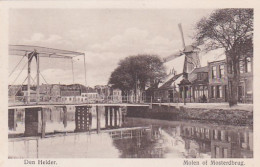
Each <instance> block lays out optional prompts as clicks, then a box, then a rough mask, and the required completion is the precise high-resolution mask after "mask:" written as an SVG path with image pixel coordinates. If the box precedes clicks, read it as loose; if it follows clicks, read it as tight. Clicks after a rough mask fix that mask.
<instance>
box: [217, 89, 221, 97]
mask: <svg viewBox="0 0 260 167" xmlns="http://www.w3.org/2000/svg"><path fill="white" fill-rule="evenodd" d="M217 98H222V87H221V86H217Z"/></svg>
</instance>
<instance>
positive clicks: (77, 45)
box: [9, 9, 213, 86]
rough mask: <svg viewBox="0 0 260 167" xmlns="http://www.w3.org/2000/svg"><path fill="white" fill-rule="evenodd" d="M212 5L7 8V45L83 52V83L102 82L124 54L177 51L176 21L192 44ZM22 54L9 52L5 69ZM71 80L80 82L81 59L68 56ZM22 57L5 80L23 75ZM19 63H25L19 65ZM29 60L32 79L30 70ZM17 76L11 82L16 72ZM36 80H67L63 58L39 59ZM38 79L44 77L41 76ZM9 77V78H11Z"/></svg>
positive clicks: (11, 68) (95, 83)
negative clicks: (193, 6)
mask: <svg viewBox="0 0 260 167" xmlns="http://www.w3.org/2000/svg"><path fill="white" fill-rule="evenodd" d="M212 11H213V9H11V10H10V13H9V44H13V45H16V44H20V45H35V46H44V47H51V48H56V49H64V50H72V51H80V52H84V53H85V55H86V67H87V85H88V86H95V85H105V84H107V83H108V80H109V77H110V74H111V72H112V71H113V70H114V69H115V68H116V67H117V65H118V62H119V61H120V60H122V59H124V58H125V57H127V56H131V55H138V54H155V55H158V56H160V57H162V58H163V57H166V56H169V55H171V54H172V53H175V52H176V51H178V50H180V49H182V41H181V35H180V31H179V29H178V24H179V23H181V24H182V27H183V32H184V39H185V43H186V44H187V45H188V44H191V43H192V42H193V40H192V36H193V35H194V33H195V29H194V27H195V24H196V22H198V21H199V20H200V19H201V18H202V17H204V16H208V15H209V14H210V13H211V12H212ZM21 58H22V57H19V56H14V55H10V56H9V73H11V71H12V70H13V69H14V67H15V66H16V64H17V63H18V62H19V61H20V59H21ZM72 61H73V67H74V68H73V69H74V83H81V84H85V79H84V62H83V57H82V56H81V57H80V56H79V57H76V58H74V59H73V60H72ZM25 64H26V59H23V60H22V61H21V63H20V65H19V66H18V67H17V68H16V70H15V71H14V72H13V74H12V75H11V76H10V77H9V84H21V83H23V81H24V79H25V78H26V75H27V72H26V66H25ZM23 67H25V68H24V69H23ZM35 70H36V67H35V61H34V63H33V64H32V78H34V76H35V75H36V74H35ZM20 71H22V72H21V75H20V76H19V77H18V79H17V80H16V81H15V78H16V76H18V74H19V73H20ZM40 71H41V74H42V76H43V77H41V78H40V82H41V83H46V82H45V81H44V79H45V80H46V81H47V83H49V84H50V83H52V84H55V83H63V84H71V83H73V77H72V63H71V60H67V59H50V58H41V61H40ZM43 78H44V79H43ZM14 81H15V82H14Z"/></svg>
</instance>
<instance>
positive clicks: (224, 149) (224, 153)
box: [222, 148, 228, 158]
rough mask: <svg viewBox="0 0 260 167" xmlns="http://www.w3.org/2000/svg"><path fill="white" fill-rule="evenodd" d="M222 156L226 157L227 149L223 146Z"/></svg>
mask: <svg viewBox="0 0 260 167" xmlns="http://www.w3.org/2000/svg"><path fill="white" fill-rule="evenodd" d="M222 154H223V158H228V149H227V148H223V153H222Z"/></svg>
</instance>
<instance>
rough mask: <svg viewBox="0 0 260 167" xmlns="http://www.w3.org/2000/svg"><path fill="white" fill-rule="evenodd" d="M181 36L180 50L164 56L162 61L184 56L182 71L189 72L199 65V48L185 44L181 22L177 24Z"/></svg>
mask: <svg viewBox="0 0 260 167" xmlns="http://www.w3.org/2000/svg"><path fill="white" fill-rule="evenodd" d="M178 27H179V30H180V33H181V38H182V47H183V48H182V49H180V51H178V52H176V53H174V54H171V55H170V56H168V57H166V58H164V62H165V63H166V62H169V61H171V60H174V59H175V58H177V57H180V56H182V55H184V56H185V60H184V65H183V73H190V72H191V71H192V70H193V69H194V68H198V67H200V59H199V55H198V53H199V51H200V49H199V48H197V47H196V46H194V45H187V46H186V45H185V41H184V36H183V31H182V26H181V24H178Z"/></svg>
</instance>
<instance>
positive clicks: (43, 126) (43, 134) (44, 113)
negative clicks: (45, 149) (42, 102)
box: [41, 108, 46, 138]
mask: <svg viewBox="0 0 260 167" xmlns="http://www.w3.org/2000/svg"><path fill="white" fill-rule="evenodd" d="M41 118H42V120H41V121H42V127H41V137H42V138H44V137H45V128H46V109H43V108H42V109H41Z"/></svg>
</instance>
